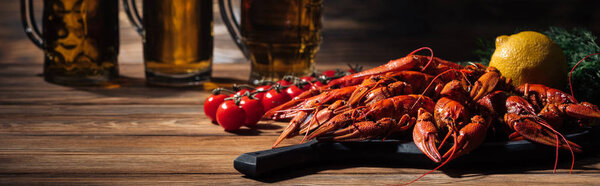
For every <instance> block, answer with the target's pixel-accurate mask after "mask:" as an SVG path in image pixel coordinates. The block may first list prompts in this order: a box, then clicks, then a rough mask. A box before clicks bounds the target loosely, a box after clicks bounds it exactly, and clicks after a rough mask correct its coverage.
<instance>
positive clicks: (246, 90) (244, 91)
mask: <svg viewBox="0 0 600 186" xmlns="http://www.w3.org/2000/svg"><path fill="white" fill-rule="evenodd" d="M246 92H250V90H248V89H242V90H240V91H237V92H236V93H235V95H238V96H243V95H244V94H245V93H246Z"/></svg>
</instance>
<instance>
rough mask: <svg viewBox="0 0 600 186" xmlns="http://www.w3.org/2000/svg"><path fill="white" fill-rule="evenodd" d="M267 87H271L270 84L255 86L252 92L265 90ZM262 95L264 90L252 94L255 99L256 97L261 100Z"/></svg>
mask: <svg viewBox="0 0 600 186" xmlns="http://www.w3.org/2000/svg"><path fill="white" fill-rule="evenodd" d="M269 88H271V85H263V86H260V87H256V89H254V92H257V91H265V90H267V89H269ZM264 95H265V92H260V93H256V94H255V95H254V97H255V98H256V99H258V100H262V99H263V96H264Z"/></svg>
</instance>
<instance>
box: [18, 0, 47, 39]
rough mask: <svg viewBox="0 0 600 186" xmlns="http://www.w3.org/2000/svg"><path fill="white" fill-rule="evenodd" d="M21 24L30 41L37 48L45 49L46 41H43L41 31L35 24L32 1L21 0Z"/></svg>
mask: <svg viewBox="0 0 600 186" xmlns="http://www.w3.org/2000/svg"><path fill="white" fill-rule="evenodd" d="M21 22H22V23H23V28H24V29H25V33H26V34H27V36H28V37H29V39H31V41H32V42H33V43H34V44H35V45H36V46H37V47H39V48H43V47H44V39H42V34H40V30H39V29H38V27H37V25H36V23H35V18H34V16H33V2H32V0H21Z"/></svg>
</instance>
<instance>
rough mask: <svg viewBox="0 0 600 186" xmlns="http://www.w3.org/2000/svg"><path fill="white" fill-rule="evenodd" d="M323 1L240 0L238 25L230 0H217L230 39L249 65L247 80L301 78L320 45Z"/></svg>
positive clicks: (310, 71) (310, 68) (309, 71)
mask: <svg viewBox="0 0 600 186" xmlns="http://www.w3.org/2000/svg"><path fill="white" fill-rule="evenodd" d="M322 2H323V1H322V0H242V5H241V16H240V17H241V18H240V19H241V24H238V23H237V22H236V21H235V19H234V17H233V14H232V8H231V0H219V7H220V11H221V15H222V17H223V20H224V22H225V25H226V26H227V28H228V30H229V32H230V34H231V36H232V37H233V39H234V41H235V42H236V44H237V45H238V47H239V48H240V49H241V50H242V53H244V56H245V57H246V58H247V59H249V60H250V62H251V72H250V80H251V81H252V80H258V79H267V80H277V79H279V78H282V77H283V76H284V75H295V76H303V75H308V74H310V73H312V71H313V70H314V58H315V54H316V53H317V51H318V50H319V45H320V44H321V19H322V18H321V7H322Z"/></svg>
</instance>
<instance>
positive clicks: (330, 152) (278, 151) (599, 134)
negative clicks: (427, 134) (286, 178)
mask: <svg viewBox="0 0 600 186" xmlns="http://www.w3.org/2000/svg"><path fill="white" fill-rule="evenodd" d="M566 138H567V139H569V140H570V141H573V142H575V143H577V144H579V145H581V146H582V147H583V149H584V153H595V151H596V150H595V147H597V146H599V144H600V142H599V141H600V140H599V139H600V130H599V128H593V129H589V130H585V131H582V132H578V133H573V134H569V135H566ZM555 149H556V148H554V147H550V146H545V145H541V144H536V143H532V142H530V141H526V140H520V141H509V142H489V143H484V144H482V145H481V146H480V147H478V148H477V149H475V150H473V151H472V152H471V153H469V154H466V155H464V156H462V157H459V158H457V159H455V160H452V161H451V162H452V164H488V165H493V164H505V163H507V162H508V163H511V164H523V163H529V164H531V163H535V162H540V161H544V162H546V163H547V162H548V160H549V159H554V158H555V156H554V154H555ZM561 151H562V152H561V154H560V156H561V157H563V159H565V157H566V159H568V160H570V153H569V152H568V151H567V152H565V151H564V150H561ZM579 155H581V154H578V156H579ZM330 162H344V163H355V162H360V163H361V165H364V163H367V164H368V163H373V164H378V163H386V164H394V165H403V166H412V167H429V168H431V167H432V166H435V164H434V163H433V162H432V161H431V160H430V159H429V158H427V156H425V155H424V154H423V153H422V152H421V151H420V150H419V149H418V148H417V147H416V146H415V144H414V143H413V142H412V141H410V142H400V141H397V140H386V141H381V140H370V141H360V142H318V141H315V140H313V141H310V142H308V143H304V144H298V145H292V146H287V147H280V148H275V149H269V150H263V151H257V152H249V153H245V154H242V155H240V156H239V157H237V158H236V159H235V160H234V163H233V165H234V168H235V169H236V170H238V171H239V172H240V173H242V174H244V175H246V176H248V177H251V178H258V177H265V176H269V175H272V174H274V173H281V172H282V171H286V170H289V169H286V168H290V167H294V168H298V167H300V168H301V167H303V165H315V164H317V163H319V164H323V163H330Z"/></svg>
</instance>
